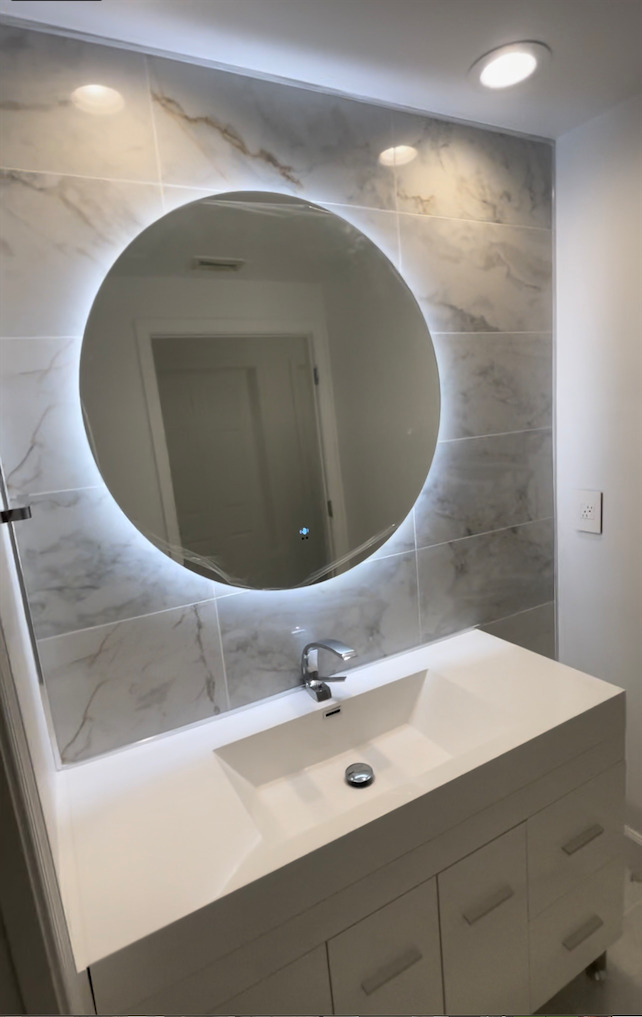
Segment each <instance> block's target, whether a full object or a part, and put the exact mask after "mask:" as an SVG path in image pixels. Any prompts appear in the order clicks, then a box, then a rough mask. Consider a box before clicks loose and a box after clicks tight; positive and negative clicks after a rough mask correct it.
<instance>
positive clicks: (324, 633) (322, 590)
mask: <svg viewBox="0 0 642 1017" xmlns="http://www.w3.org/2000/svg"><path fill="white" fill-rule="evenodd" d="M218 608H219V617H220V622H221V633H222V637H223V654H224V657H225V668H226V672H227V683H228V689H229V695H230V704H231V706H232V707H235V706H242V705H243V704H245V703H249V702H253V701H254V700H256V699H260V698H263V697H264V696H270V695H273V694H274V693H276V692H280V691H282V690H284V689H289V688H293V687H294V686H296V685H297V684H298V683H299V681H300V677H299V675H300V661H301V651H302V649H303V647H304V645H305V644H306V643H308V642H310V641H312V640H314V639H323V638H334V639H340V640H341V641H342V642H344V643H347V644H348V646H352V647H353V648H354V649H355V650H356V651H357V654H358V657H356V658H355V659H354V660H353V661H350V662H349V664H342V663H341V662H340V661H338V659H337V658H336V657H333V655H332V654H323V657H322V659H321V658H320V665H321V667H323V668H325V667H329V668H330V671H328V672H327V673H332V672H335V673H340V672H339V670H338V669H339V667H340V668H342V669H345V668H346V667H350V666H355V667H356V666H357V665H359V664H365V663H366V662H367V661H370V660H377V659H379V658H381V657H385V656H388V655H390V654H392V653H398V652H400V651H401V650H404V649H407V648H408V647H410V646H416V645H417V644H418V642H419V621H418V614H417V574H416V566H415V555H414V553H411V554H402V555H398V556H395V557H391V558H381V559H372V560H370V561H368V562H364V563H363V564H361V565H358V566H357V567H356V568H355V569H354V570H353V571H352V572H349V573H346V575H344V576H339V577H338V578H337V579H334V580H330V581H329V582H327V583H324V584H323V585H320V586H311V587H308V588H307V589H305V590H288V591H282V592H274V593H243V594H240V595H239V596H236V597H229V598H226V599H225V600H221V601H219V602H218Z"/></svg>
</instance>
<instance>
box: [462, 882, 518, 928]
mask: <svg viewBox="0 0 642 1017" xmlns="http://www.w3.org/2000/svg"><path fill="white" fill-rule="evenodd" d="M514 895H515V891H514V890H513V889H511V887H510V886H503V887H502V888H501V890H498V891H497V893H494V894H493V896H492V897H489V898H488V899H487V900H485V901H484V903H483V904H480V905H479V906H478V907H476V908H473V909H472V911H464V918H465V919H466V921H467V922H468V924H469V925H474V924H475V922H478V921H479V919H480V918H484V917H485V916H486V915H489V914H490V913H491V911H494V910H495V908H498V907H499V905H500V904H503V903H504V901H505V900H510V898H511V897H513V896H514Z"/></svg>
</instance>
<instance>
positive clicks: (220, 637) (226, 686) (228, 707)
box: [214, 601, 232, 710]
mask: <svg viewBox="0 0 642 1017" xmlns="http://www.w3.org/2000/svg"><path fill="white" fill-rule="evenodd" d="M214 613H215V614H216V631H217V633H218V645H219V649H220V651H221V667H222V668H223V689H224V692H225V702H226V704H227V705H226V710H231V709H232V701H231V699H230V687H229V684H228V681H227V667H226V664H225V653H224V651H223V633H222V631H221V617H220V615H219V613H218V604H217V603H216V601H214Z"/></svg>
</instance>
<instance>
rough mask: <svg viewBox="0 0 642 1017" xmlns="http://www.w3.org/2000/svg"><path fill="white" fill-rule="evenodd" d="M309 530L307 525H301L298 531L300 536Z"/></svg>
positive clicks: (303, 535) (305, 535)
mask: <svg viewBox="0 0 642 1017" xmlns="http://www.w3.org/2000/svg"><path fill="white" fill-rule="evenodd" d="M309 532H310V528H309V527H308V526H302V527H301V529H300V530H299V533H300V535H301V536H302V537H307V535H308V533H309Z"/></svg>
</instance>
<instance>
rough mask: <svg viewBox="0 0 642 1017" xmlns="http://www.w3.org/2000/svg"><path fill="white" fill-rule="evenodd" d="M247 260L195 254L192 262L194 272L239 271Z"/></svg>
mask: <svg viewBox="0 0 642 1017" xmlns="http://www.w3.org/2000/svg"><path fill="white" fill-rule="evenodd" d="M244 264H245V262H244V261H243V260H242V259H241V258H210V257H208V256H207V255H200V254H197V255H194V257H193V258H192V262H191V268H192V271H193V272H238V271H239V270H240V269H241V268H243V265H244Z"/></svg>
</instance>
